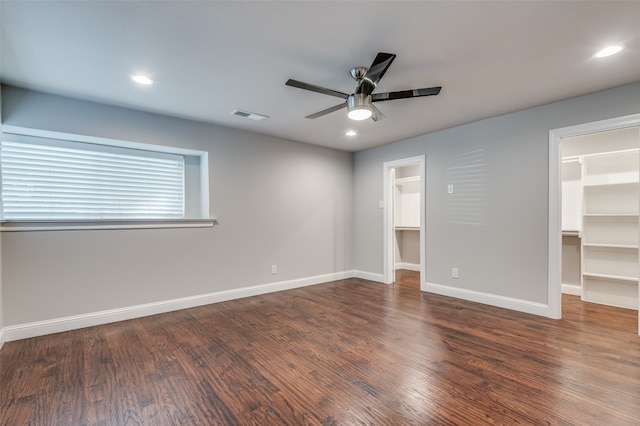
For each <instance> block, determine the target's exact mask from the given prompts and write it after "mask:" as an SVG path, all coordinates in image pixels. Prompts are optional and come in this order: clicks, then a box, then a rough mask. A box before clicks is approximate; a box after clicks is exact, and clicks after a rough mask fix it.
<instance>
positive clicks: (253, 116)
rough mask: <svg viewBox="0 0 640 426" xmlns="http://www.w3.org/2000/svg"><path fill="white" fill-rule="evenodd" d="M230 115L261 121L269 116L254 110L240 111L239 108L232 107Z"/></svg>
mask: <svg viewBox="0 0 640 426" xmlns="http://www.w3.org/2000/svg"><path fill="white" fill-rule="evenodd" d="M231 115H235V116H237V117H242V118H248V119H249V120H255V121H262V120H264V119H266V118H269V117H268V116H266V115H262V114H256V113H254V112H248V111H241V110H239V109H234V110H233V111H231Z"/></svg>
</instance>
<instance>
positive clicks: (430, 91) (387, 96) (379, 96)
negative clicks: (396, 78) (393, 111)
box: [371, 86, 442, 102]
mask: <svg viewBox="0 0 640 426" xmlns="http://www.w3.org/2000/svg"><path fill="white" fill-rule="evenodd" d="M440 89H442V87H441V86H436V87H427V88H424V89H413V90H400V91H398V92H387V93H375V94H373V95H371V101H372V102H381V101H392V100H394V99H407V98H419V97H420V96H433V95H437V94H438V93H440Z"/></svg>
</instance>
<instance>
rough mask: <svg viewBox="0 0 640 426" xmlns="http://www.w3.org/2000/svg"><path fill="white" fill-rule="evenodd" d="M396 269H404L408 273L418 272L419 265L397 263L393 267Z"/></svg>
mask: <svg viewBox="0 0 640 426" xmlns="http://www.w3.org/2000/svg"><path fill="white" fill-rule="evenodd" d="M395 267H396V269H406V270H408V271H416V272H420V264H419V263H417V264H416V263H404V262H399V263H396V265H395Z"/></svg>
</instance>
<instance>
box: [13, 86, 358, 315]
mask: <svg viewBox="0 0 640 426" xmlns="http://www.w3.org/2000/svg"><path fill="white" fill-rule="evenodd" d="M2 94H3V97H2V100H3V102H4V108H3V111H4V114H3V121H4V123H5V124H6V125H14V126H22V127H29V128H36V129H44V130H50V131H59V132H66V133H72V134H81V135H89V136H97V137H105V138H112V139H120V140H129V141H135V142H143V143H151V144H156V145H171V146H180V147H184V148H190V149H195V150H202V151H207V152H208V155H209V168H210V170H209V175H210V182H209V190H210V211H211V215H212V217H215V218H216V219H217V220H218V221H219V225H216V226H215V227H213V228H188V229H186V228H181V229H156V230H151V229H138V230H90V231H89V230H83V231H35V232H3V233H1V237H2V249H3V255H4V256H3V262H2V268H3V275H4V282H3V286H4V315H5V317H4V318H5V325H6V326H14V325H19V324H26V323H32V322H36V321H48V320H51V319H56V318H63V317H68V316H73V315H83V314H86V313H91V312H99V311H104V310H110V309H119V308H123V307H128V306H135V305H139V304H147V303H155V302H161V301H165V300H172V299H176V298H184V297H190V296H194V295H201V294H208V293H213V292H224V291H232V290H234V289H240V288H246V287H249V286H257V285H263V284H269V283H274V282H285V281H288V280H299V279H305V278H308V277H318V276H324V275H327V274H336V273H342V272H344V271H349V270H351V269H352V267H353V260H352V251H353V247H352V242H353V241H352V238H353V237H352V235H353V224H352V222H353V201H352V200H353V166H352V154H351V153H348V152H343V151H337V150H331V149H326V148H321V147H316V146H311V145H307V144H301V143H297V142H293V141H288V140H283V139H279V138H275V137H269V136H264V135H259V134H257V133H252V132H247V131H240V130H235V129H230V128H224V127H221V126H216V125H213V124H206V123H199V122H193V121H187V120H183V119H179V118H172V117H166V116H161V115H157V114H151V113H145V112H140V111H133V110H129V109H124V108H118V107H114V106H106V105H102V104H97V103H92V102H83V101H78V100H74V99H70V98H64V97H59V96H53V95H48V94H43V93H37V92H33V91H27V90H22V89H18V88H15V87H7V86H4V87H3V88H2ZM258 125H259V124H256V126H258ZM256 130H258V127H256ZM274 264H275V265H277V274H276V275H272V274H271V265H274Z"/></svg>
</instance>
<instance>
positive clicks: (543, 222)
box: [354, 83, 640, 305]
mask: <svg viewBox="0 0 640 426" xmlns="http://www.w3.org/2000/svg"><path fill="white" fill-rule="evenodd" d="M443 93H444V92H443ZM639 112H640V84H637V83H636V84H631V85H627V86H622V87H618V88H614V89H610V90H606V91H602V92H597V93H593V94H589V95H586V96H580V97H576V98H573V99H569V100H565V101H560V102H556V103H552V104H548V105H543V106H540V107H536V108H532V109H528V110H524V111H519V112H515V113H511V114H506V115H502V116H498V117H493V118H489V119H485V120H481V121H477V122H474V123H469V124H466V125H462V126H459V127H455V128H451V129H447V130H443V131H439V132H435V133H431V134H426V135H422V136H418V137H415V138H411V139H407V140H403V141H399V142H396V143H391V144H388V145H384V146H381V147H376V148H371V149H368V150H363V151H360V152H357V153H356V154H355V157H354V173H355V178H354V185H355V186H354V188H355V191H354V196H355V207H354V209H355V216H356V217H357V218H358V220H357V221H356V223H355V230H354V232H355V234H354V235H355V245H354V255H355V257H354V262H355V268H356V269H357V270H359V271H363V272H366V273H367V274H368V275H369V276H375V275H376V274H377V275H378V276H380V277H381V276H382V272H383V247H382V244H383V230H382V219H383V211H382V210H381V209H380V208H379V203H380V200H382V198H383V195H382V194H383V192H382V190H383V188H382V165H383V162H385V161H392V160H398V159H402V158H407V157H412V156H415V155H421V154H424V155H426V217H427V220H426V242H427V247H426V258H427V261H426V263H427V264H426V282H427V283H430V284H434V285H435V286H438V287H439V288H444V289H453V290H455V291H457V293H456V294H459V295H462V296H464V295H478V294H482V295H490V296H492V297H494V299H493V300H498V299H499V300H505V299H510V300H517V301H523V302H524V303H529V304H541V305H546V304H548V294H547V292H548V291H547V285H548V283H547V259H548V253H547V252H548V241H547V239H548V237H547V236H548V223H547V218H548V209H549V190H548V177H549V131H550V130H551V129H556V128H561V127H566V126H571V125H576V124H582V123H588V122H593V121H598V120H603V119H608V118H613V117H620V116H625V115H630V114H636V113H639ZM389 119H393V118H392V117H389ZM465 170H468V171H469V172H468V173H465V172H464V171H465ZM465 182H466V183H465ZM449 184H453V185H454V192H453V194H448V192H447V187H448V185H449ZM453 267H456V268H459V278H458V279H455V278H453V277H452V276H451V275H452V273H451V272H452V271H451V270H452V268H453Z"/></svg>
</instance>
